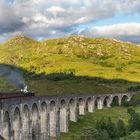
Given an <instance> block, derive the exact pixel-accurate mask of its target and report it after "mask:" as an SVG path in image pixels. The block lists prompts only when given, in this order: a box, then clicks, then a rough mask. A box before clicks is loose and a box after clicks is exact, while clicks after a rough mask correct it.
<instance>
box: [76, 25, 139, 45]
mask: <svg viewBox="0 0 140 140" xmlns="http://www.w3.org/2000/svg"><path fill="white" fill-rule="evenodd" d="M78 34H81V35H86V36H90V37H113V38H116V39H122V40H125V41H129V40H130V41H133V42H136V43H138V42H139V38H140V23H123V24H114V25H106V26H96V27H93V28H90V29H83V30H81V31H79V32H78Z"/></svg>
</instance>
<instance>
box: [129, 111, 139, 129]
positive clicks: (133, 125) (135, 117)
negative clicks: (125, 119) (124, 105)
mask: <svg viewBox="0 0 140 140" xmlns="http://www.w3.org/2000/svg"><path fill="white" fill-rule="evenodd" d="M127 112H128V113H129V114H130V119H129V130H130V131H131V132H133V131H135V130H140V114H138V113H136V112H135V110H133V109H132V108H129V109H128V110H127Z"/></svg>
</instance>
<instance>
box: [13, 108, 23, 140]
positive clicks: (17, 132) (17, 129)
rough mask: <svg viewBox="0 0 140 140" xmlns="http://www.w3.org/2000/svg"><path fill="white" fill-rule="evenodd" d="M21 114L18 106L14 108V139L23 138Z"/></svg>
mask: <svg viewBox="0 0 140 140" xmlns="http://www.w3.org/2000/svg"><path fill="white" fill-rule="evenodd" d="M21 125H22V123H21V114H20V110H19V108H18V107H16V108H15V110H14V116H13V132H14V140H19V139H21Z"/></svg>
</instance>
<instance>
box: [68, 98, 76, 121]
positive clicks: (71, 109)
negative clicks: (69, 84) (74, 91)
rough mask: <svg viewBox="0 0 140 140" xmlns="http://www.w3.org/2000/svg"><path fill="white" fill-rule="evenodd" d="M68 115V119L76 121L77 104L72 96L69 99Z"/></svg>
mask: <svg viewBox="0 0 140 140" xmlns="http://www.w3.org/2000/svg"><path fill="white" fill-rule="evenodd" d="M69 115H70V116H69V119H70V120H71V121H73V122H76V121H77V104H76V103H75V101H74V99H73V98H71V99H70V100H69Z"/></svg>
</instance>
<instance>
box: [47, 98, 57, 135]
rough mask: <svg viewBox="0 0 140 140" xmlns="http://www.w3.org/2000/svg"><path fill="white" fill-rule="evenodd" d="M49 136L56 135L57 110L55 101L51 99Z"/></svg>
mask: <svg viewBox="0 0 140 140" xmlns="http://www.w3.org/2000/svg"><path fill="white" fill-rule="evenodd" d="M49 114H50V136H51V137H56V133H57V111H56V102H55V101H54V100H52V101H51V102H50V112H49Z"/></svg>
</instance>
